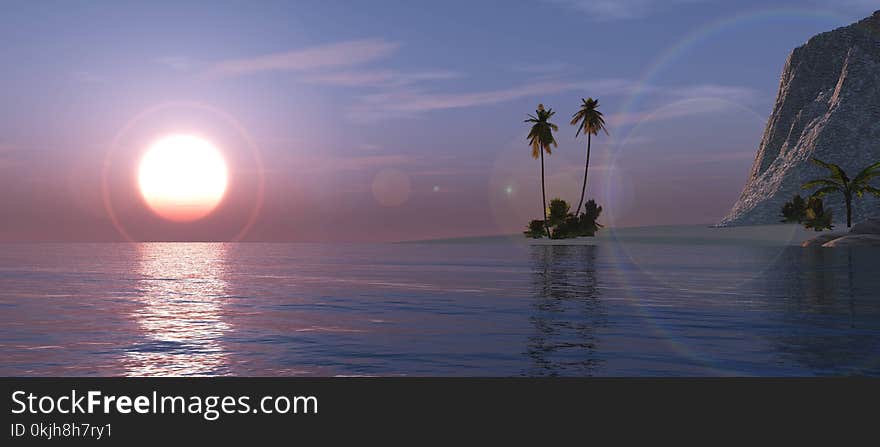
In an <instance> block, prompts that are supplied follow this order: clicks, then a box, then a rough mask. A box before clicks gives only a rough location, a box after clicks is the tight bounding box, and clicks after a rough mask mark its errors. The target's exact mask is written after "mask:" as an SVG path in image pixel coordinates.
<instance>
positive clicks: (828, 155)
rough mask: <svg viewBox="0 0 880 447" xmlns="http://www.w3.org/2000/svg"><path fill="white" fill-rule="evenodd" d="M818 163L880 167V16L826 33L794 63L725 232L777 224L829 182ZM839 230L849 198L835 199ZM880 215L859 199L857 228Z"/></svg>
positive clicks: (793, 57) (872, 202)
mask: <svg viewBox="0 0 880 447" xmlns="http://www.w3.org/2000/svg"><path fill="white" fill-rule="evenodd" d="M812 157H816V158H819V159H821V160H825V161H828V162H831V163H836V164H839V165H840V166H841V167H843V169H844V170H845V171H846V172H847V173H849V174H850V175H855V173H857V172H858V171H860V170H861V169H862V168H864V167H866V166H867V165H869V164H870V163H872V162H875V161H880V11H877V12H875V13H874V14H873V15H872V16H871V17H868V18H866V19H864V20H861V21H859V22H857V23H854V24H852V25H849V26H846V27H843V28H838V29H836V30H834V31H830V32H827V33H822V34H819V35H817V36H814V37H813V38H811V39H810V40H809V41H808V42H807V43H806V44H804V45H803V46H801V47H799V48H796V49H795V50H794V51H792V52H791V54H790V55H789V56H788V60H786V62H785V67H784V69H783V71H782V79H781V80H780V83H779V93H778V95H777V97H776V104H775V106H774V107H773V113H772V114H771V115H770V119H769V120H768V122H767V127H766V129H765V130H764V136H763V137H762V138H761V145H760V147H759V149H758V154H757V156H756V157H755V163H754V165H753V166H752V170H751V172H750V174H749V178H748V181H747V183H746V186H745V188H744V189H743V192H742V195H741V196H740V198H739V200H738V201H737V203H736V204H735V205H734V207H733V209H732V210H731V211H730V214H728V216H727V217H725V218H724V220H723V221H722V222H721V225H754V224H768V223H777V222H779V220H780V209H781V207H782V204H783V203H785V202H786V201H788V200H790V199H791V197H793V196H794V195H795V194H798V193H800V194H802V195H804V196H805V195H806V193H807V192H805V191H803V190H802V189H801V188H800V186H801V184H803V183H804V182H806V181H808V180H811V179H813V178H816V177H819V176H823V175H824V172H823V170H822V169H821V168H818V167H817V166H814V165H813V164H812V163H810V159H811V158H812ZM825 201H826V205H827V206H829V207H830V208H832V209H833V210H834V221H835V224H836V225H844V224H843V222H844V220H842V219H844V216H845V212H844V208H843V199H842V198H841V197H840V196H839V195H828V196H826V198H825ZM870 216H880V200H878V199H876V198H874V197H868V196H865V197H864V198H863V199H861V200H856V205H855V207H854V210H853V219H854V221H856V222H857V221H859V220H862V219H864V218H866V217H870Z"/></svg>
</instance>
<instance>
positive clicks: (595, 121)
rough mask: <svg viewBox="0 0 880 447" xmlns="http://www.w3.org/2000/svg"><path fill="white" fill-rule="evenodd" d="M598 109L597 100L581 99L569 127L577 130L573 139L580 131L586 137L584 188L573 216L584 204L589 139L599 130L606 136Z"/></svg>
mask: <svg viewBox="0 0 880 447" xmlns="http://www.w3.org/2000/svg"><path fill="white" fill-rule="evenodd" d="M598 108H599V101H598V100H596V99H593V98H588V99H584V98H581V108H580V109H579V110H578V111H577V112H576V113H575V114H574V115H572V117H571V125H572V126H577V128H578V130H577V133H576V134H575V135H574V137H575V138H577V137H578V136H579V135H580V134H581V131H583V132H584V134H586V135H587V164H586V166H584V186H582V187H581V200H579V201H578V206H577V210H575V212H574V215H575V216H577V215H579V214H580V212H581V205H583V204H584V194H586V191H587V174H588V173H589V172H590V142H591V141H590V140H591V137H592V136H593V135H598V134H599V131H600V130H602V131H605V135H608V130H607V129H605V118H603V117H602V112H600V111H599V110H597V109H598Z"/></svg>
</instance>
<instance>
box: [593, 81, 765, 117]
mask: <svg viewBox="0 0 880 447" xmlns="http://www.w3.org/2000/svg"><path fill="white" fill-rule="evenodd" d="M648 92H649V94H651V95H652V96H653V98H654V101H653V102H654V103H657V104H658V105H656V106H653V107H648V108H646V109H644V110H640V111H633V112H620V113H614V114H612V115H610V116H608V122H609V123H610V124H611V125H613V126H615V127H616V126H622V125H626V124H635V123H640V122H649V121H661V120H668V119H675V118H683V117H687V116H694V115H702V114H707V113H716V112H721V111H726V110H731V109H735V108H741V109H748V110H751V107H752V106H753V105H754V104H755V103H756V102H758V101H759V100H760V99H761V95H760V93H759V92H758V91H757V90H755V89H752V88H748V87H741V86H726V85H717V84H699V85H692V86H685V87H673V88H659V87H652V88H650V89H648Z"/></svg>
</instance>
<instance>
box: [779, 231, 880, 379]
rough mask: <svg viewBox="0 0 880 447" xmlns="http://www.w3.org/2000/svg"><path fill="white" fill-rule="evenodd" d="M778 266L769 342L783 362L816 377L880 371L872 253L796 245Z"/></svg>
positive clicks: (879, 282)
mask: <svg viewBox="0 0 880 447" xmlns="http://www.w3.org/2000/svg"><path fill="white" fill-rule="evenodd" d="M780 264H781V265H783V266H784V267H783V268H782V269H781V270H782V272H781V273H782V274H781V275H780V278H781V281H779V282H778V285H777V288H776V293H777V294H778V295H780V296H781V298H782V299H781V300H780V302H781V303H782V309H780V310H781V312H780V313H779V314H778V315H779V316H780V317H779V320H778V323H777V324H778V328H777V330H776V335H775V337H773V338H774V340H773V344H774V345H775V347H776V350H777V352H779V353H780V356H781V359H782V361H794V362H796V363H798V364H800V365H802V366H803V367H805V368H806V369H807V370H809V371H812V372H813V373H814V374H819V375H824V374H834V375H840V374H877V373H878V372H880V356H878V355H877V352H878V350H880V339H878V336H877V332H876V330H877V327H876V321H877V315H878V312H880V299H878V296H877V295H876V293H875V292H874V291H876V290H878V286H880V269H878V264H877V263H876V252H874V251H872V250H870V247H869V249H865V250H861V249H859V248H835V249H810V250H801V249H797V250H792V251H790V252H789V253H787V256H786V257H785V258H784V259H782V260H780ZM768 281H770V282H776V281H774V280H773V278H769V279H768ZM842 317H843V318H842Z"/></svg>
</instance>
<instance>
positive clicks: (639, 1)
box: [545, 0, 703, 21]
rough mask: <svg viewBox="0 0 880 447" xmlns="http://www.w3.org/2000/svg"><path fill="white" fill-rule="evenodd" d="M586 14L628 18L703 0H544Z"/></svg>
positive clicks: (608, 18) (600, 18) (602, 18)
mask: <svg viewBox="0 0 880 447" xmlns="http://www.w3.org/2000/svg"><path fill="white" fill-rule="evenodd" d="M545 1H549V2H551V3H555V4H557V5H561V6H564V7H568V8H571V9H574V10H577V11H580V12H582V13H584V14H586V15H587V16H588V17H589V18H591V19H593V20H597V21H612V20H629V19H637V18H641V17H645V16H647V15H649V14H650V13H652V12H654V11H656V10H660V9H663V8H668V7H669V6H671V5H675V4H681V3H695V2H699V1H703V0H545Z"/></svg>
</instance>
